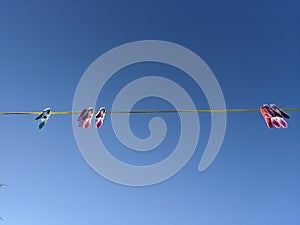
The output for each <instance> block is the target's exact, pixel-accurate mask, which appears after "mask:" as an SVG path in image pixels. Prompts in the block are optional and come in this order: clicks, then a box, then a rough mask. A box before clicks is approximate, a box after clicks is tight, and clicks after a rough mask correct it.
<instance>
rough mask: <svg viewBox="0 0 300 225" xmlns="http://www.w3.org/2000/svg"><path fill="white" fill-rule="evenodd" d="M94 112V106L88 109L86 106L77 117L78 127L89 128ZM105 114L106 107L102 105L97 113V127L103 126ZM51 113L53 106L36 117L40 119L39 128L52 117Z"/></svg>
mask: <svg viewBox="0 0 300 225" xmlns="http://www.w3.org/2000/svg"><path fill="white" fill-rule="evenodd" d="M94 114H95V113H94V109H93V108H92V107H90V108H88V109H86V108H84V109H83V110H82V111H81V113H80V116H79V117H78V119H77V121H78V127H82V126H83V127H84V128H85V129H87V128H89V126H90V125H91V122H92V119H93V116H94ZM105 114H106V110H105V108H104V107H101V108H100V109H99V110H98V112H97V113H96V115H95V119H96V128H100V127H101V126H102V124H103V120H104V117H105ZM50 115H51V108H46V109H44V110H43V112H41V114H39V115H38V116H37V117H36V118H35V119H36V120H40V124H39V129H42V128H43V127H44V126H45V124H46V122H47V121H48V119H49V118H50Z"/></svg>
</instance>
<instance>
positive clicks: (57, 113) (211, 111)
mask: <svg viewBox="0 0 300 225" xmlns="http://www.w3.org/2000/svg"><path fill="white" fill-rule="evenodd" d="M282 110H284V111H300V108H282ZM178 112H181V113H224V112H226V113H232V112H259V109H191V110H188V109H187V110H132V111H106V114H129V113H130V114H143V113H178ZM40 113H41V112H37V111H36V112H0V115H38V114H40ZM80 113H81V112H76V111H54V112H51V114H52V115H72V114H80ZM96 113H97V112H94V114H96Z"/></svg>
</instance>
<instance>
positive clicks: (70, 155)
mask: <svg viewBox="0 0 300 225" xmlns="http://www.w3.org/2000/svg"><path fill="white" fill-rule="evenodd" d="M299 7H300V4H299V2H298V1H293V0H281V1H279V0H275V1H274V0H272V1H271V0H266V1H258V0H254V1H233V0H230V1H221V0H212V1H202V0H201V1H196V0H195V1H177V0H176V1H137V0H132V1H126V2H125V1H114V0H112V1H96V0H87V1H83V0H82V1H81V0H76V1H57V0H53V1H36V0H28V1H18V0H15V1H2V2H1V7H0V10H1V12H0V111H40V110H43V109H44V108H46V107H51V108H52V109H53V110H54V111H70V110H72V103H73V97H74V93H75V90H76V87H77V84H78V82H79V81H80V79H81V77H82V75H83V74H84V72H85V71H86V69H87V68H88V67H89V65H90V64H91V63H92V62H93V61H94V60H96V59H97V58H98V57H99V56H101V55H102V54H104V53H105V52H107V51H109V50H111V49H112V48H115V47H117V46H119V45H122V44H125V43H128V42H132V41H139V40H164V41H168V42H173V43H176V44H179V45H182V46H184V47H186V48H188V49H190V50H191V51H193V52H194V53H196V54H197V55H198V56H200V57H201V58H202V59H203V60H204V61H205V62H206V63H207V65H208V66H209V67H210V68H211V70H212V71H213V73H214V74H215V76H216V78H217V80H218V82H219V84H220V86H221V88H222V91H223V94H224V98H225V101H226V106H227V108H259V106H260V105H261V104H264V103H275V104H277V105H278V106H280V107H299V106H300V94H299V81H300V79H299V78H300V76H299V72H300V64H299V62H300V41H299V40H300V27H299V23H300V14H299ZM151 74H154V75H160V76H164V77H167V78H169V79H172V80H173V81H175V82H177V83H178V84H179V85H181V86H182V87H183V88H184V89H185V90H186V91H187V92H188V93H189V94H190V96H191V98H192V99H193V100H194V102H195V105H196V107H197V108H204V109H207V108H208V103H207V101H206V98H205V95H204V94H203V92H202V91H201V89H200V88H199V87H197V86H196V85H195V83H193V82H192V81H191V80H190V79H189V78H188V77H187V76H186V75H184V73H183V72H182V71H179V70H177V69H175V68H173V67H171V66H167V65H160V64H158V63H144V64H143V65H139V64H137V65H133V66H129V67H127V68H124V69H123V70H121V71H118V72H117V73H116V74H115V76H114V77H112V78H111V79H110V80H109V82H108V84H107V85H106V86H105V87H104V89H103V96H100V97H99V99H98V101H97V104H98V105H97V107H100V106H102V105H103V106H105V107H107V109H111V106H112V105H111V104H112V100H113V99H114V98H115V96H116V94H117V93H118V91H119V90H120V89H121V88H122V86H124V85H125V84H127V83H128V82H130V81H132V80H134V79H137V78H139V77H142V76H145V75H151ZM87 107H88V106H87ZM156 108H161V109H172V106H171V105H170V104H168V103H166V102H164V101H163V100H161V99H157V98H147V99H143V100H141V101H140V102H139V103H138V104H136V105H135V107H134V109H156ZM289 114H290V115H291V119H290V120H289V121H288V123H289V128H288V129H280V130H279V129H273V130H270V129H268V128H267V127H266V125H265V122H264V121H263V119H262V117H261V116H260V114H259V113H229V114H228V115H227V116H228V117H227V129H226V135H225V139H224V142H223V145H222V148H221V150H220V153H219V155H218V156H217V158H216V160H215V161H214V162H213V164H212V165H211V166H210V167H209V168H208V169H207V170H206V171H204V172H202V173H200V172H199V171H198V164H199V161H200V159H201V157H202V154H203V151H204V149H205V146H206V144H207V141H208V137H209V132H210V116H209V114H199V118H200V124H201V133H200V138H199V142H198V145H197V148H196V151H195V153H194V154H193V156H192V158H191V160H190V161H189V162H188V163H187V164H186V166H185V167H184V168H183V169H181V170H180V171H179V172H178V173H177V174H176V175H175V176H173V177H172V178H170V179H168V180H166V181H164V182H162V183H159V184H155V185H151V186H146V187H130V186H123V185H120V184H116V183H113V182H111V181H108V180H107V179H105V178H103V177H102V176H100V175H99V174H97V173H96V172H95V171H94V170H93V169H92V168H91V167H90V166H89V165H88V164H87V163H86V161H85V160H84V158H83V157H82V155H81V153H80V151H79V149H78V147H77V145H76V141H75V138H74V135H73V128H72V118H71V116H69V115H52V116H51V118H50V120H49V122H48V123H47V124H46V126H45V127H44V128H43V129H42V130H39V129H38V128H37V126H38V122H37V121H35V120H34V116H32V115H22V116H15V115H13V116H0V132H1V148H0V149H1V150H0V183H6V184H8V186H7V187H3V188H1V189H0V199H1V200H0V216H1V217H2V218H3V219H4V221H2V222H1V221H0V222H1V223H3V224H7V225H41V224H42V225H54V224H55V225H66V224H73V225H87V224H88V225H93V224H95V225H96V224H109V225H119V224H120V225H121V224H130V225H138V224H145V225H153V224H174V225H175V224H178V225H179V224H180V225H181V224H190V225H196V224H197V225H198V224H205V225H235V224H236V225H238V224H243V225H260V224H261V225H267V224H272V225H282V224H289V225H296V224H299V223H300V191H299V190H300V172H299V171H300V163H299V162H300V138H299V133H300V114H299V112H289ZM152 116H153V115H131V117H130V123H131V125H132V130H133V132H134V133H135V134H136V135H137V136H138V137H140V138H146V137H147V136H148V135H149V130H148V122H149V119H150V118H151V117H152ZM159 116H160V115H159ZM161 116H162V117H163V118H164V119H165V121H166V123H167V125H168V127H169V129H168V133H167V136H166V139H165V140H164V141H163V143H162V145H161V146H160V147H158V148H157V149H155V150H153V151H151V152H143V153H142V152H135V151H132V150H130V149H127V148H126V147H124V146H123V145H122V144H121V143H120V142H119V141H118V139H117V138H116V137H115V135H114V133H113V130H112V126H111V120H110V116H109V115H107V117H106V118H105V121H104V125H103V127H102V128H101V129H100V130H99V131H98V133H99V136H101V138H102V140H103V143H105V144H106V145H107V146H111V148H110V149H112V150H111V154H113V155H114V156H115V157H116V158H118V159H120V160H122V161H125V162H128V163H132V164H134V165H148V164H151V163H155V162H159V161H160V160H162V159H164V158H165V157H167V156H168V155H169V154H171V153H172V150H173V149H174V146H175V145H176V142H177V139H178V136H179V132H180V126H179V124H178V115H176V114H174V115H173V114H162V115H161Z"/></svg>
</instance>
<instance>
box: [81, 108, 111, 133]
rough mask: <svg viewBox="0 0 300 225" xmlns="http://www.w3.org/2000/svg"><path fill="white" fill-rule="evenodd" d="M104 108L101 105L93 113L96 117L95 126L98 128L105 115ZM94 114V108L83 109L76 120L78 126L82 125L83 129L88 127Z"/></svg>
mask: <svg viewBox="0 0 300 225" xmlns="http://www.w3.org/2000/svg"><path fill="white" fill-rule="evenodd" d="M105 113H106V110H105V108H104V107H101V108H100V109H99V110H98V112H97V113H96V115H95V119H96V128H100V127H101V126H102V124H103V120H104V117H105ZM93 115H94V110H93V108H92V107H90V108H88V109H83V110H82V112H81V113H80V116H79V117H78V119H77V121H78V122H79V124H78V127H82V126H83V127H84V128H85V129H87V128H89V126H90V125H91V122H92V119H93Z"/></svg>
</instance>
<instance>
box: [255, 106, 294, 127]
mask: <svg viewBox="0 0 300 225" xmlns="http://www.w3.org/2000/svg"><path fill="white" fill-rule="evenodd" d="M260 112H261V114H262V116H263V118H264V119H265V121H266V124H267V126H268V127H269V128H273V127H276V128H280V127H283V128H287V127H288V124H287V122H286V121H285V120H284V118H286V119H289V118H290V116H289V115H288V114H287V113H286V112H284V111H283V110H282V109H280V108H278V107H277V106H276V105H275V104H270V105H267V104H264V105H262V106H261V107H260Z"/></svg>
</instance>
